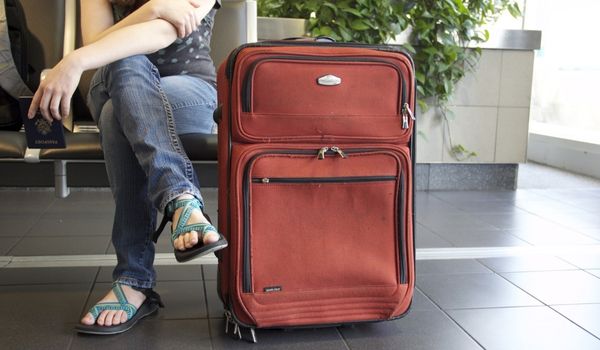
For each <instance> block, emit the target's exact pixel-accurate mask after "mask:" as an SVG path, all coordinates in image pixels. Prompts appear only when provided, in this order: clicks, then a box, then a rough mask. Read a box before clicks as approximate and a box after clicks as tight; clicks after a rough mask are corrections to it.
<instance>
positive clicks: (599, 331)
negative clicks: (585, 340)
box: [553, 304, 600, 338]
mask: <svg viewBox="0 0 600 350" xmlns="http://www.w3.org/2000/svg"><path fill="white" fill-rule="evenodd" d="M553 309H554V310H556V311H558V312H560V313H561V314H562V315H563V316H565V317H566V318H568V319H569V320H571V321H573V322H574V323H576V324H577V325H579V326H580V327H581V328H583V329H585V330H587V331H588V332H590V333H592V334H593V335H595V336H596V337H597V338H600V304H586V305H559V306H553Z"/></svg>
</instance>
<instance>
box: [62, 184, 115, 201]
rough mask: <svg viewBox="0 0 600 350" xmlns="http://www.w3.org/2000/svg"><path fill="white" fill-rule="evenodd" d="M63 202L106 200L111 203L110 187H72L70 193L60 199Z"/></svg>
mask: <svg viewBox="0 0 600 350" xmlns="http://www.w3.org/2000/svg"><path fill="white" fill-rule="evenodd" d="M61 200H62V201H65V202H86V203H87V202H91V201H98V202H100V201H101V202H106V203H113V195H112V192H111V191H110V188H96V189H89V188H86V189H77V188H75V189H72V190H71V193H70V194H69V196H68V197H67V198H64V199H61Z"/></svg>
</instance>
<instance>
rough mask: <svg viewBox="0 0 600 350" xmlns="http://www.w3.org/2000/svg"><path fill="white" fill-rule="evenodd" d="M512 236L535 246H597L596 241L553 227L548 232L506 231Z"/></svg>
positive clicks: (566, 229) (568, 230) (571, 231)
mask: <svg viewBox="0 0 600 350" xmlns="http://www.w3.org/2000/svg"><path fill="white" fill-rule="evenodd" d="M505 232H506V233H510V234H511V235H513V236H516V237H518V238H519V239H522V240H523V241H525V242H528V243H530V244H533V245H536V246H544V245H577V244H598V241H597V240H595V239H593V238H591V237H588V236H586V235H583V234H580V233H578V232H576V231H573V230H570V229H568V228H563V227H560V226H558V225H555V226H554V227H553V228H550V229H548V230H530V229H525V230H523V229H516V230H507V231H505Z"/></svg>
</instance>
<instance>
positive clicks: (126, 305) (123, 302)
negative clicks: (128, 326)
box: [89, 282, 137, 320]
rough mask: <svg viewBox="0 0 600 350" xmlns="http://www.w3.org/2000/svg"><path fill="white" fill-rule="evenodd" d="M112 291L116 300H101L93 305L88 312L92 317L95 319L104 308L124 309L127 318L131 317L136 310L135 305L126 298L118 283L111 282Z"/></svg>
mask: <svg viewBox="0 0 600 350" xmlns="http://www.w3.org/2000/svg"><path fill="white" fill-rule="evenodd" d="M112 291H113V293H114V294H115V296H116V297H117V302H102V303H97V304H96V305H94V306H93V307H92V308H91V309H90V311H89V313H90V314H92V316H93V317H94V319H97V318H98V316H99V315H100V313H101V312H102V311H105V310H113V311H121V310H122V311H125V313H126V314H127V319H128V320H129V319H131V317H133V315H135V313H136V312H137V307H135V306H134V305H133V304H131V303H130V302H129V300H127V297H126V296H125V293H124V292H123V288H121V284H120V283H117V282H115V283H113V287H112Z"/></svg>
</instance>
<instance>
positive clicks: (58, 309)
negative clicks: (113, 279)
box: [0, 284, 89, 350]
mask: <svg viewBox="0 0 600 350" xmlns="http://www.w3.org/2000/svg"><path fill="white" fill-rule="evenodd" d="M88 292H89V286H88V285H86V284H63V285H35V286H31V285H30V286H3V287H0V310H2V320H3V322H2V327H0V343H1V344H2V349H57V350H64V349H67V348H68V345H69V342H70V341H71V338H72V336H73V328H72V325H73V324H74V322H76V321H77V320H79V315H80V313H81V310H82V307H83V305H84V303H85V300H86V297H87V295H88Z"/></svg>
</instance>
